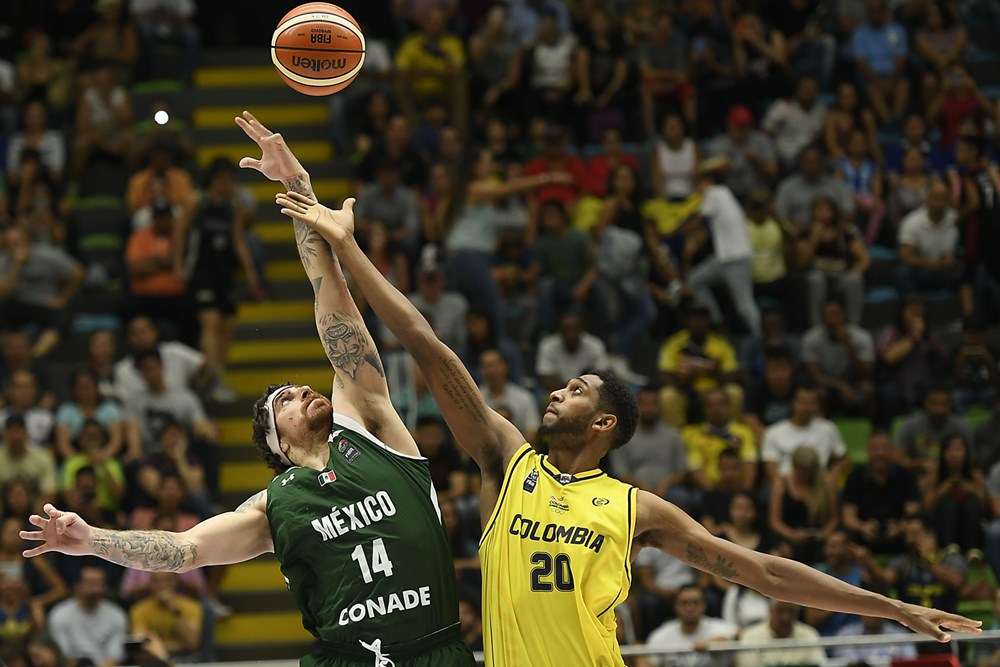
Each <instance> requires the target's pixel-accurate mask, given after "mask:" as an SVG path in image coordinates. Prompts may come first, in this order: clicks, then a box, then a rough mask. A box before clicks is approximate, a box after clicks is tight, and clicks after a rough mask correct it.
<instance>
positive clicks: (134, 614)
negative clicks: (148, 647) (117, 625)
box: [129, 572, 202, 657]
mask: <svg viewBox="0 0 1000 667" xmlns="http://www.w3.org/2000/svg"><path fill="white" fill-rule="evenodd" d="M179 583H180V578H179V576H178V575H177V574H176V573H173V572H154V573H152V574H151V575H150V581H149V591H150V594H149V597H147V598H146V599H145V600H142V601H140V602H137V603H136V604H135V605H133V606H132V609H131V610H130V612H129V621H130V622H131V625H132V632H134V633H135V634H138V635H147V634H150V635H156V636H157V637H159V638H160V639H162V641H163V646H164V648H165V649H166V650H167V652H168V653H169V655H171V656H174V657H183V656H187V655H190V654H192V653H194V652H195V651H197V650H198V648H199V647H200V646H201V623H202V606H201V604H199V603H198V602H197V601H195V600H192V599H190V598H188V597H185V596H184V595H182V594H181V593H180V592H179V591H178V586H179Z"/></svg>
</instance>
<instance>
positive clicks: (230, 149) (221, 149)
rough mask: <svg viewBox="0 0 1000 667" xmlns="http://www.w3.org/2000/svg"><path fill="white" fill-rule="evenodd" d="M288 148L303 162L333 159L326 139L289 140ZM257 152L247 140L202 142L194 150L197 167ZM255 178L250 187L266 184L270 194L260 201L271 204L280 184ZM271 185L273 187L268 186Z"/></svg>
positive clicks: (237, 158) (331, 149)
mask: <svg viewBox="0 0 1000 667" xmlns="http://www.w3.org/2000/svg"><path fill="white" fill-rule="evenodd" d="M289 148H290V149H291V150H292V152H293V153H295V156H296V157H297V158H298V159H299V160H300V161H301V162H302V163H303V164H309V163H311V162H326V161H328V160H331V159H333V147H332V146H331V145H330V142H328V141H305V140H300V141H292V142H289ZM259 152H260V149H259V148H257V147H256V146H254V145H253V144H250V143H247V142H243V143H238V144H203V145H200V146H198V148H197V150H196V159H197V162H198V166H199V167H207V166H209V165H210V164H212V162H213V161H214V160H216V159H218V158H220V157H224V158H226V159H227V160H230V161H231V162H233V163H236V164H238V163H239V161H240V158H243V157H246V156H256V155H257V154H258V153H259ZM248 173H249V172H248ZM253 176H255V177H256V179H263V176H261V175H260V174H257V173H256V172H253ZM256 179H255V183H252V184H250V188H251V189H253V185H254V184H258V185H264V186H267V187H268V190H269V192H270V195H269V196H268V198H267V200H266V202H262V203H267V202H269V203H271V204H272V205H273V204H274V195H275V193H276V192H278V188H280V185H278V184H277V183H274V184H272V183H271V182H270V181H266V180H265V181H264V182H263V183H260V181H259V180H256ZM320 182H323V181H320ZM272 185H273V187H270V186H272ZM257 200H258V201H262V200H261V199H260V197H258V198H257Z"/></svg>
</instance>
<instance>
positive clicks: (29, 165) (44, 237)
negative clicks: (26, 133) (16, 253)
mask: <svg viewBox="0 0 1000 667" xmlns="http://www.w3.org/2000/svg"><path fill="white" fill-rule="evenodd" d="M40 160H41V157H40V156H39V155H38V153H37V152H36V151H34V149H26V150H25V151H24V153H23V155H22V162H21V168H20V171H19V176H20V179H19V185H18V187H17V188H16V189H14V188H12V192H11V194H12V195H15V196H12V200H13V211H12V213H13V216H14V217H13V220H14V222H15V223H16V224H17V225H18V226H20V227H21V228H22V229H24V231H25V232H26V233H27V235H28V238H29V239H31V241H32V242H35V243H40V244H42V245H47V246H55V247H58V248H62V247H64V246H65V245H66V225H65V222H64V216H63V215H62V214H61V212H60V211H61V210H62V204H61V202H60V201H59V192H58V185H57V183H56V182H55V180H54V179H53V178H52V177H51V176H50V175H49V173H48V171H47V170H46V169H45V168H44V167H43V166H42V165H41V162H40Z"/></svg>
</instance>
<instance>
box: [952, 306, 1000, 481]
mask: <svg viewBox="0 0 1000 667" xmlns="http://www.w3.org/2000/svg"><path fill="white" fill-rule="evenodd" d="M938 377H941V376H938ZM953 377H954V387H953V388H952V393H951V395H952V400H953V401H954V403H955V412H957V413H958V414H965V413H966V412H967V411H968V410H969V408H971V407H972V406H973V405H975V404H979V405H983V406H989V405H991V404H992V403H993V402H994V401H995V400H996V397H997V390H998V387H1000V366H998V364H997V354H996V352H995V351H994V350H993V349H992V348H991V346H990V344H989V342H988V341H987V340H986V326H985V324H984V323H983V321H982V319H981V318H980V317H978V316H975V315H974V316H972V317H966V318H965V319H964V320H963V321H962V344H961V345H960V346H959V348H958V350H957V351H956V352H955V362H954V375H953ZM977 443H978V436H977ZM976 449H977V450H978V449H979V446H978V444H977V445H976ZM976 463H978V464H979V465H980V466H981V467H982V468H983V469H988V468H989V465H990V463H991V461H984V460H983V459H982V458H980V457H979V456H976Z"/></svg>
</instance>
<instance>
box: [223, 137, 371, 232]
mask: <svg viewBox="0 0 1000 667" xmlns="http://www.w3.org/2000/svg"><path fill="white" fill-rule="evenodd" d="M316 143H317V144H318V143H319V142H316ZM242 154H243V155H246V147H245V146H244V147H243V149H242ZM296 154H297V153H296ZM303 162H305V160H303ZM245 185H246V186H247V188H249V189H250V192H252V193H253V196H254V199H256V200H257V202H258V203H260V204H268V203H270V204H271V205H272V206H274V195H276V194H277V193H278V192H280V191H281V185H280V184H279V183H272V182H270V181H263V182H262V181H256V182H249V183H246V184H245ZM312 186H313V192H315V193H316V196H317V197H318V198H319V200H320V201H321V202H323V203H324V204H331V205H332V204H336V203H337V202H339V201H340V200H342V199H344V198H346V197H350V196H351V195H352V194H353V193H354V181H353V180H351V179H348V178H314V179H313V182H312ZM272 210H273V209H272ZM275 212H276V211H275ZM272 215H273V213H272Z"/></svg>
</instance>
